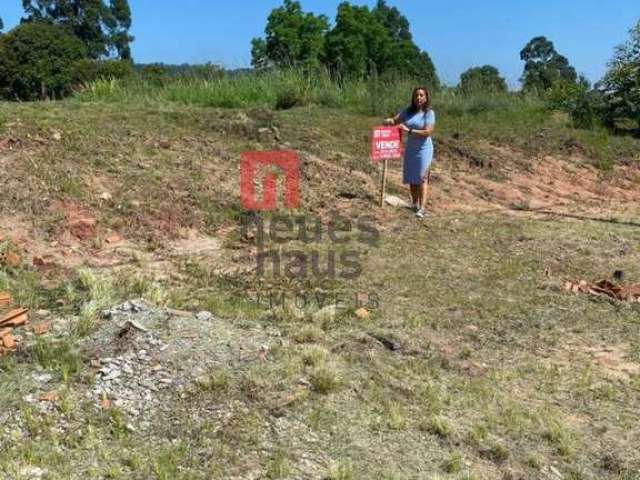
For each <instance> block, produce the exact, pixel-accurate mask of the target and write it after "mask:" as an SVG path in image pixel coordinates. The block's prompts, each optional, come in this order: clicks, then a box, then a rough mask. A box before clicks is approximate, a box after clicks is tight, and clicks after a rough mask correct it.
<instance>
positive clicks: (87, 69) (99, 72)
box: [73, 58, 133, 84]
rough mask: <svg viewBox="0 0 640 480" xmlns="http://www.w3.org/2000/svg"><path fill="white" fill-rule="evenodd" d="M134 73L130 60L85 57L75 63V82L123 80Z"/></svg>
mask: <svg viewBox="0 0 640 480" xmlns="http://www.w3.org/2000/svg"><path fill="white" fill-rule="evenodd" d="M132 75H133V65H132V64H131V62H129V61H128V60H92V59H89V58H84V59H82V60H80V61H78V62H76V64H75V65H74V73H73V82H74V83H75V84H88V83H91V82H94V81H96V80H122V79H123V78H128V77H131V76H132Z"/></svg>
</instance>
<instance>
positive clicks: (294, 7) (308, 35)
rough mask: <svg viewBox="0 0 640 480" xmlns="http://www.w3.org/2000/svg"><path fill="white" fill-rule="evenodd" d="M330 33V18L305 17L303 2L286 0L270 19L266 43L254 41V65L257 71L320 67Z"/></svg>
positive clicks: (321, 16) (272, 13)
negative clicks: (327, 35)
mask: <svg viewBox="0 0 640 480" xmlns="http://www.w3.org/2000/svg"><path fill="white" fill-rule="evenodd" d="M328 30H329V20H328V19H327V17H326V16H324V15H319V16H315V15H313V14H312V13H304V12H303V11H302V7H301V6H300V3H299V2H296V1H292V0H284V3H283V5H282V6H281V7H278V8H275V9H273V10H272V11H271V14H270V15H269V18H268V19H267V26H266V28H265V35H266V39H261V38H254V39H253V40H252V42H251V43H252V50H251V56H252V64H253V65H254V66H255V67H261V66H267V65H269V64H272V65H277V66H279V67H291V66H304V67H314V66H317V65H319V62H320V54H321V52H322V50H323V48H324V36H325V34H326V32H327V31H328Z"/></svg>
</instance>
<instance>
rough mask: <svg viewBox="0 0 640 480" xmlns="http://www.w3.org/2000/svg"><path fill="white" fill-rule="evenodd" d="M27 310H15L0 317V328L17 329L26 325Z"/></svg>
mask: <svg viewBox="0 0 640 480" xmlns="http://www.w3.org/2000/svg"><path fill="white" fill-rule="evenodd" d="M28 313H29V310H27V309H26V308H16V309H15V310H11V311H10V312H9V313H7V314H5V315H3V316H2V317H0V326H2V327H19V326H20V325H24V324H25V323H27V320H28V319H29V316H28Z"/></svg>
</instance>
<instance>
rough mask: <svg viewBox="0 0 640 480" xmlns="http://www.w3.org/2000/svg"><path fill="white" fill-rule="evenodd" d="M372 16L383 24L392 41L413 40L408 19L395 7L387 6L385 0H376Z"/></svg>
mask: <svg viewBox="0 0 640 480" xmlns="http://www.w3.org/2000/svg"><path fill="white" fill-rule="evenodd" d="M373 16H374V17H375V18H376V20H378V21H379V22H380V23H382V24H383V25H384V27H385V28H386V29H387V32H389V35H390V36H391V40H393V41H394V42H401V41H403V40H408V41H413V37H412V35H411V32H410V31H409V20H407V17H405V16H404V15H402V14H401V13H400V10H398V9H397V8H396V7H389V6H388V5H387V3H386V2H385V0H378V2H377V3H376V6H375V8H374V9H373Z"/></svg>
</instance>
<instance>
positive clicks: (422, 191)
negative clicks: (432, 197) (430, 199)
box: [418, 170, 431, 210]
mask: <svg viewBox="0 0 640 480" xmlns="http://www.w3.org/2000/svg"><path fill="white" fill-rule="evenodd" d="M430 176H431V170H427V172H426V174H425V177H424V180H423V182H422V184H421V185H420V188H419V192H418V198H419V201H420V208H422V209H423V210H424V209H425V208H426V206H427V194H428V193H429V177H430Z"/></svg>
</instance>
